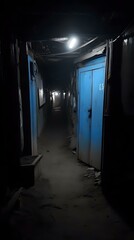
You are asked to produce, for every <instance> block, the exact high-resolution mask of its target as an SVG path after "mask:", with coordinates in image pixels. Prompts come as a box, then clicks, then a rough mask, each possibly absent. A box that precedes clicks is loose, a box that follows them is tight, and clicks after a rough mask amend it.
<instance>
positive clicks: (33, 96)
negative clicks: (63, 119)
mask: <svg viewBox="0 0 134 240" xmlns="http://www.w3.org/2000/svg"><path fill="white" fill-rule="evenodd" d="M31 62H33V59H32V58H31V57H30V56H28V70H29V90H30V118H31V119H30V122H31V150H32V155H37V89H36V81H35V79H34V78H33V77H32V75H31V70H30V65H31Z"/></svg>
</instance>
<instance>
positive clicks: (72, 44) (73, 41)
mask: <svg viewBox="0 0 134 240" xmlns="http://www.w3.org/2000/svg"><path fill="white" fill-rule="evenodd" d="M67 45H68V48H69V49H73V48H75V47H76V46H77V45H78V38H76V37H72V38H70V39H69V41H68V42H67Z"/></svg>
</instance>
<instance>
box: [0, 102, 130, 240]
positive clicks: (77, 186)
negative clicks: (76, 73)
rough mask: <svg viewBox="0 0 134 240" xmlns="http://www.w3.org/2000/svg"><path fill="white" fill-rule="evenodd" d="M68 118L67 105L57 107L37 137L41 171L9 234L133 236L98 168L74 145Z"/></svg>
mask: <svg viewBox="0 0 134 240" xmlns="http://www.w3.org/2000/svg"><path fill="white" fill-rule="evenodd" d="M67 123H68V115H67V114H65V106H64V107H55V108H54V109H52V111H51V113H50V115H49V119H48V124H47V126H46V128H45V129H44V132H43V134H42V136H41V137H40V139H39V142H38V148H39V152H40V153H42V154H43V158H42V160H41V165H40V167H41V176H40V178H39V180H38V181H37V183H36V184H35V186H34V187H31V188H29V189H23V191H22V193H21V198H20V208H18V209H14V210H13V212H12V214H11V216H10V218H9V223H8V224H9V231H5V239H9V237H10V238H13V239H14V240H16V239H17V240H43V239H46V240H51V239H52V240H56V239H57V240H61V239H65V240H67V239H70V240H75V239H77V240H78V239H80V240H89V239H90V240H119V239H121V240H133V239H134V232H133V231H132V230H131V229H130V228H129V226H127V224H126V223H125V222H123V220H122V219H121V218H120V216H119V215H117V213H116V212H115V211H114V210H113V209H112V208H111V207H110V205H109V204H108V202H107V201H106V199H105V197H104V195H103V194H102V191H101V186H100V185H99V182H97V181H96V176H97V173H96V172H95V171H94V169H93V168H90V167H88V166H86V165H84V164H82V163H80V162H79V161H78V160H77V159H76V155H75V154H73V153H72V151H71V149H70V148H69V138H68V137H69V127H68V125H67ZM6 235H8V238H7V236H6ZM2 239H4V238H2Z"/></svg>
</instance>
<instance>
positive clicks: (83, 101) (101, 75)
mask: <svg viewBox="0 0 134 240" xmlns="http://www.w3.org/2000/svg"><path fill="white" fill-rule="evenodd" d="M88 64H89V65H88V66H87V67H83V68H80V69H79V70H78V75H77V79H78V86H77V87H78V117H77V123H78V125H77V130H78V131H77V133H78V134H77V136H78V137H77V139H78V144H77V148H78V149H77V156H78V159H80V160H81V161H83V162H85V163H87V164H89V165H91V166H93V167H95V168H97V169H100V167H101V145H102V121H103V98H104V79H105V57H101V58H98V59H94V60H93V61H90V62H89V63H88Z"/></svg>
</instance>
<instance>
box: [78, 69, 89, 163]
mask: <svg viewBox="0 0 134 240" xmlns="http://www.w3.org/2000/svg"><path fill="white" fill-rule="evenodd" d="M91 87H92V71H89V69H88V67H85V68H81V69H80V70H79V81H78V101H79V102H78V106H79V118H78V122H79V124H78V125H79V129H78V145H79V146H78V158H79V159H80V160H81V161H83V162H85V163H87V164H89V154H90V151H89V150H90V146H89V144H90V138H91V118H90V117H89V114H90V111H91V107H92V103H91Z"/></svg>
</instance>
